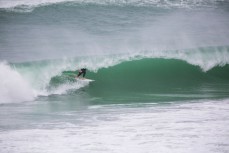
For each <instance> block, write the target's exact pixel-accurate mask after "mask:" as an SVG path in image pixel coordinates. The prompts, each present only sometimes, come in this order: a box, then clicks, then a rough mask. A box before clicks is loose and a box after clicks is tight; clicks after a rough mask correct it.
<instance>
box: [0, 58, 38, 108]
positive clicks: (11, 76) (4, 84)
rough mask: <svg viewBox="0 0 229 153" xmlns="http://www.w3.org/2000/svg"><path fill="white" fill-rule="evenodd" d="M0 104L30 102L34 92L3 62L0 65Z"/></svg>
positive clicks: (34, 94) (34, 95)
mask: <svg viewBox="0 0 229 153" xmlns="http://www.w3.org/2000/svg"><path fill="white" fill-rule="evenodd" d="M0 80H1V81H0V104H2V103H12V102H13V103H15V102H21V101H31V100H33V99H34V98H35V97H36V93H35V90H33V88H32V87H31V86H30V85H29V84H28V82H27V81H26V80H25V79H24V78H23V77H22V76H21V75H20V74H19V73H18V72H17V71H15V70H14V69H12V68H11V67H10V66H9V65H7V64H6V63H5V62H2V63H0Z"/></svg>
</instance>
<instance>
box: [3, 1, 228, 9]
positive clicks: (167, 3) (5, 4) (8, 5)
mask: <svg viewBox="0 0 229 153" xmlns="http://www.w3.org/2000/svg"><path fill="white" fill-rule="evenodd" d="M218 1H224V0H195V1H193V0H182V1H170V0H14V1H9V0H1V1H0V8H15V7H20V6H21V7H23V6H24V7H25V6H26V7H27V8H28V7H38V6H42V5H50V4H55V3H61V2H75V3H94V4H102V5H109V4H111V5H126V4H128V5H136V6H142V5H143V6H149V5H152V6H159V7H176V8H191V7H195V6H204V5H209V4H210V5H211V4H215V3H216V2H218Z"/></svg>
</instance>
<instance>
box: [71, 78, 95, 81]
mask: <svg viewBox="0 0 229 153" xmlns="http://www.w3.org/2000/svg"><path fill="white" fill-rule="evenodd" d="M75 79H76V80H77V81H85V82H93V81H95V80H91V79H87V78H75Z"/></svg>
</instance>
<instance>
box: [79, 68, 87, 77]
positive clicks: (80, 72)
mask: <svg viewBox="0 0 229 153" xmlns="http://www.w3.org/2000/svg"><path fill="white" fill-rule="evenodd" d="M86 70H87V69H85V68H83V69H80V71H79V73H78V75H77V77H79V76H80V75H81V74H83V77H85V75H86Z"/></svg>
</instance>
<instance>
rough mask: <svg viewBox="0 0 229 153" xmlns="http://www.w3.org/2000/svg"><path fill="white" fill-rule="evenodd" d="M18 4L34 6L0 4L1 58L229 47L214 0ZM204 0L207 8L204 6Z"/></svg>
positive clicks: (225, 27) (222, 17) (224, 14)
mask: <svg viewBox="0 0 229 153" xmlns="http://www.w3.org/2000/svg"><path fill="white" fill-rule="evenodd" d="M54 2H55V1H54ZM20 3H22V4H20V5H25V6H31V7H33V10H32V11H31V12H26V8H25V12H23V9H22V12H18V11H17V10H8V9H7V8H15V7H18V6H20V5H19V4H17V3H15V4H14V5H13V6H9V7H7V8H6V6H4V5H0V6H1V7H2V8H4V9H1V16H0V19H1V24H0V29H1V33H2V36H1V41H0V44H1V48H2V49H1V50H2V51H1V59H4V60H8V61H12V62H15V61H16V62H18V61H33V60H41V59H53V58H62V57H63V56H64V57H76V56H85V55H104V54H117V53H135V52H141V51H149V52H159V53H160V52H163V51H173V50H177V49H178V50H182V49H193V48H198V47H209V46H227V45H228V42H229V39H228V34H229V30H228V26H229V21H228V18H227V14H228V12H227V11H226V10H225V9H223V8H220V7H217V5H215V4H218V3H219V4H220V2H217V1H211V2H206V3H205V2H204V1H200V2H199V5H200V6H199V7H197V8H193V7H192V6H195V5H194V4H195V3H194V2H193V3H192V2H191V1H187V2H183V3H182V2H179V1H177V2H176V1H175V2H169V1H165V2H164V3H163V2H161V1H159V2H156V1H155V2H153V4H154V3H155V5H152V6H144V5H143V6H142V5H138V4H135V3H134V2H132V1H130V4H129V3H127V4H125V3H121V4H122V5H120V6H119V5H101V4H100V3H99V2H98V3H97V2H94V3H90V2H88V3H87V2H85V3H80V2H74V3H73V2H71V3H67V2H65V3H53V1H50V2H49V1H47V2H46V1H44V2H41V3H39V4H37V3H35V4H33V5H32V4H30V3H32V2H27V1H20ZM50 3H51V4H50ZM52 3H53V4H52ZM145 3H146V4H148V3H149V2H148V1H146V2H145ZM208 3H209V6H210V7H205V5H204V4H208ZM225 3H226V2H225ZM4 4H5V3H4ZM40 4H49V5H41V6H39V5H40ZM108 4H109V3H108ZM156 4H158V5H156ZM161 4H164V5H167V7H163V6H164V5H161ZM172 4H174V6H173V5H172ZM176 4H177V5H176ZM196 4H197V2H196ZM213 4H214V5H213ZM175 6H176V7H175ZM185 6H190V8H188V9H187V8H186V7H185ZM213 6H215V7H213ZM133 10H134V11H133ZM44 16H45V17H44Z"/></svg>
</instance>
